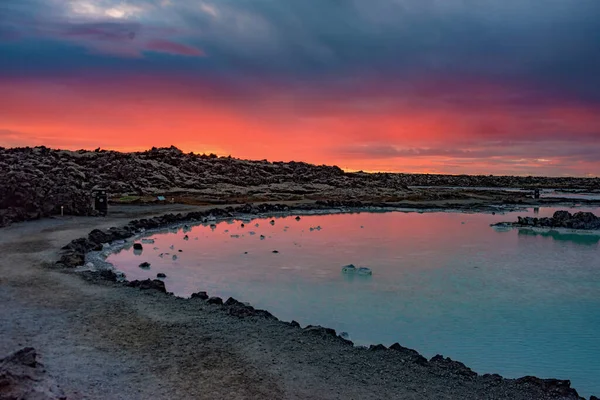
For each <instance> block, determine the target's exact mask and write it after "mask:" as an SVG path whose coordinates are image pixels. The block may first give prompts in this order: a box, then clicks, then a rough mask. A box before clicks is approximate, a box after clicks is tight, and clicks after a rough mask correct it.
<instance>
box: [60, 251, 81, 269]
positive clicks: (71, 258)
mask: <svg viewBox="0 0 600 400" xmlns="http://www.w3.org/2000/svg"><path fill="white" fill-rule="evenodd" d="M58 262H59V263H60V264H62V265H64V266H65V267H68V268H75V267H80V266H82V265H83V264H84V263H85V256H84V254H83V253H79V252H68V253H66V254H63V255H62V256H61V257H60V260H59V261H58Z"/></svg>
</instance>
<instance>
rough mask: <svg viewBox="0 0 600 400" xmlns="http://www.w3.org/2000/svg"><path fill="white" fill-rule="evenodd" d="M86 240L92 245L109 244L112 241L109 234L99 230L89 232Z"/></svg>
mask: <svg viewBox="0 0 600 400" xmlns="http://www.w3.org/2000/svg"><path fill="white" fill-rule="evenodd" d="M88 238H89V240H90V241H91V242H94V243H109V242H111V241H112V240H113V239H112V235H111V234H110V233H108V232H104V231H101V230H100V229H94V230H93V231H91V232H90V234H89V235H88Z"/></svg>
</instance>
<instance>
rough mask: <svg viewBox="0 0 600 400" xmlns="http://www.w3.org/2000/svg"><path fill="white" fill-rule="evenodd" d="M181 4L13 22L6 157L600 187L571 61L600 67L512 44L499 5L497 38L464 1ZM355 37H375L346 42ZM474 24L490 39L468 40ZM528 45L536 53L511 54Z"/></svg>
mask: <svg viewBox="0 0 600 400" xmlns="http://www.w3.org/2000/svg"><path fill="white" fill-rule="evenodd" d="M364 1H366V0H358V1H357V2H356V4H357V5H360V4H362V3H363V2H364ZM402 2H403V3H405V5H415V4H417V3H416V0H414V1H413V0H403V1H402ZM113 3H114V4H113ZM173 3H174V2H170V1H166V0H162V1H158V0H157V1H149V2H141V1H129V2H117V1H94V0H87V1H79V0H73V1H71V2H70V3H69V6H64V5H63V6H59V5H58V4H59V3H53V2H51V5H48V4H47V3H44V2H42V1H41V0H33V1H31V2H30V3H28V4H27V5H23V3H20V2H18V1H16V0H9V1H8V5H5V6H4V9H2V8H1V7H0V16H2V14H3V13H4V18H0V52H1V54H4V56H3V58H4V62H2V61H0V88H1V91H0V146H4V147H14V146H35V145H46V146H49V147H56V148H66V149H80V148H86V149H93V148H96V147H101V148H105V149H115V150H122V151H131V150H145V149H148V148H150V147H152V146H157V147H158V146H170V145H175V146H177V147H179V148H181V149H182V150H184V151H193V152H197V153H217V154H219V155H232V156H234V157H239V158H249V159H265V158H266V159H268V160H270V161H280V160H281V161H291V160H295V161H306V162H311V163H316V164H335V165H338V166H340V167H342V168H344V169H347V170H365V171H392V172H422V173H452V174H456V173H469V174H514V175H554V176H563V175H569V176H600V140H598V139H599V138H600V96H597V95H598V94H599V93H600V92H596V91H594V90H593V88H594V87H598V84H599V83H600V81H599V79H598V76H597V74H595V73H594V74H592V73H591V72H588V71H587V70H581V68H580V67H577V68H576V67H574V66H572V65H571V64H570V61H565V60H563V58H561V57H565V58H566V57H570V59H569V60H571V59H572V58H575V57H579V58H578V61H579V62H587V64H592V66H593V65H595V64H594V63H598V65H600V62H599V59H598V57H596V56H593V55H591V53H590V54H587V53H586V52H584V51H583V50H586V49H585V48H584V47H585V46H584V45H583V44H581V43H580V42H577V43H578V46H579V47H578V48H577V51H575V52H574V50H572V49H570V50H569V49H568V47H569V46H570V45H572V43H569V40H568V39H569V37H567V38H566V39H565V38H562V39H561V40H562V42H560V43H555V42H552V40H553V39H554V38H555V36H554V34H553V33H552V31H551V30H549V28H548V27H546V26H545V25H544V24H540V23H539V21H537V19H535V20H526V21H523V26H520V25H517V26H513V27H512V30H511V29H507V30H506V31H505V32H499V33H498V32H497V28H498V26H500V25H501V23H502V22H505V21H504V20H502V18H503V17H505V18H508V17H509V16H510V15H509V14H506V13H508V11H507V10H508V9H506V10H505V9H503V8H502V7H501V6H500V4H501V3H500V2H499V0H498V3H497V4H496V2H495V1H492V2H491V3H490V4H492V3H493V4H496V6H497V7H500V8H498V9H496V12H497V14H495V15H496V16H497V18H498V21H494V20H484V19H481V20H480V19H478V18H480V17H481V15H479V12H484V11H486V10H478V9H475V11H474V10H473V9H472V8H465V7H463V6H462V5H461V4H462V2H459V1H457V2H451V3H452V4H454V5H455V7H450V8H447V9H446V8H443V9H440V8H439V7H441V6H439V7H438V8H436V6H432V5H430V6H426V7H425V6H419V7H423V8H419V7H417V6H416V5H415V7H416V8H414V9H411V8H410V7H409V8H407V7H405V8H403V9H402V10H400V9H398V10H395V9H388V8H385V7H384V5H385V4H387V3H386V2H385V1H384V0H375V1H374V2H372V4H371V6H372V7H370V8H369V9H368V10H369V12H370V13H371V14H369V13H367V14H364V13H363V14H358V11H360V10H354V9H343V10H340V9H336V10H328V7H329V6H327V5H323V4H321V3H318V4H317V3H315V4H314V7H322V12H323V13H322V15H321V16H320V17H317V16H315V15H313V14H310V13H309V11H308V9H305V8H302V7H300V6H298V5H290V8H292V9H293V8H294V7H296V8H297V9H295V10H288V9H286V8H285V7H282V6H281V5H279V6H278V5H276V3H274V2H273V3H271V2H270V1H267V2H265V3H264V4H263V6H262V7H259V6H258V5H256V6H255V7H254V8H253V7H252V6H250V5H246V8H241V7H242V6H239V5H238V6H236V5H235V4H236V3H234V2H229V1H225V2H223V3H222V4H221V3H209V2H199V3H198V4H200V6H199V7H196V8H191V7H192V3H193V2H188V1H182V2H181V3H179V4H178V5H177V6H175V5H173ZM308 3H314V1H313V0H310V1H308ZM523 3H525V5H527V4H530V2H529V1H524V2H521V3H519V4H521V6H522V4H523ZM584 3H585V5H588V6H589V7H590V10H593V11H597V10H600V8H598V7H596V6H595V5H594V4H595V3H592V2H590V3H587V2H585V1H584ZM194 4H196V3H194ZM249 4H250V3H249ZM365 4H366V3H365ZM515 4H517V3H515ZM184 5H185V7H184ZM125 6H127V7H125ZM377 6H379V7H381V10H379V11H378V12H376V11H377ZM521 6H520V7H521ZM555 6H556V5H555ZM36 7H38V8H36ZM69 7H70V8H69ZM186 7H187V8H186ZM386 7H387V5H386ZM482 7H485V6H482ZM523 7H524V6H523ZM556 7H557V6H556ZM556 7H554V8H553V7H549V9H548V10H545V11H544V12H546V13H552V12H554V13H556V15H555V17H557V18H558V15H562V18H563V19H564V21H563V24H562V25H561V24H560V23H557V25H556V26H557V27H558V28H557V27H554V28H553V29H558V31H559V33H564V32H560V31H561V27H562V28H564V30H565V31H567V28H568V31H569V32H571V33H572V31H573V29H575V30H576V31H577V29H576V28H574V26H579V25H582V24H586V23H589V24H592V28H594V29H595V28H597V27H598V23H597V22H595V21H592V22H590V21H591V20H590V21H588V19H587V18H588V14H589V11H590V10H587V11H588V12H587V13H584V12H583V10H580V11H581V13H577V12H570V13H568V14H567V15H563V14H564V12H565V10H562V9H558V8H556ZM365 10H366V9H364V10H362V11H365ZM373 10H375V11H373ZM407 10H408V11H407ZM415 10H416V11H415ZM498 10H499V11H498ZM511 10H512V9H511ZM292 11H293V12H292ZM384 11H385V12H384ZM517 11H519V10H516V11H514V10H513V11H511V12H517ZM521 11H522V12H523V13H524V14H523V15H526V11H527V8H526V7H525V8H523V9H522V10H521ZM365 12H366V11H365ZM393 12H395V13H397V14H395V16H396V18H397V19H398V21H401V20H405V22H406V21H408V20H409V19H410V18H413V17H415V16H418V17H419V18H421V23H423V24H425V25H427V24H429V25H428V26H430V27H431V29H432V30H433V33H432V32H430V31H427V30H423V29H424V28H423V27H422V26H421V25H419V24H416V23H415V24H411V23H409V22H407V24H408V26H406V27H405V29H406V32H405V31H397V30H396V29H397V28H395V27H394V26H395V24H394V22H397V21H396V20H395V19H390V20H388V19H389V18H391V17H390V15H388V14H389V13H393ZM503 12H504V13H505V14H506V15H505V14H503ZM540 12H541V11H540ZM11 13H12V14H11ZM295 13H299V14H298V15H303V14H302V13H304V14H306V15H305V16H304V17H303V18H304V24H301V25H298V24H297V23H296V22H297V21H296V20H295V19H293V18H292V15H296V14H295ZM411 13H412V14H411ZM407 14H411V15H407ZM191 16H193V17H195V19H192V18H191ZM186 17H188V18H186ZM325 17H327V18H325ZM409 17H410V18H409ZM442 17H443V19H442V20H441V21H442V22H443V23H440V24H437V25H431V23H432V21H438V20H439V18H442ZM28 18H30V19H28ZM282 18H283V19H286V18H288V19H289V21H288V22H289V24H288V25H286V26H283V27H282V26H280V25H279V24H281V23H282V22H281V19H282ZM321 18H323V19H326V20H327V21H321ZM436 18H437V19H436ZM32 21H35V24H36V25H35V29H30V30H27V29H24V28H23V27H25V28H27V27H28V25H27V24H28V23H29V24H31V26H33V22H32ZM294 21H296V22H294ZM536 21H537V22H536ZM351 22H352V23H354V24H358V26H359V27H360V28H361V29H359V30H358V32H357V31H356V30H351V31H348V30H347V29H348V28H347V25H348V24H350V23H351ZM438 22H439V21H438ZM486 23H487V24H489V26H486ZM465 24H466V26H467V27H468V28H472V29H479V30H481V32H480V33H481V35H482V38H483V39H481V41H476V40H474V39H472V36H470V35H472V34H473V32H471V31H469V29H466V30H465V32H462V31H461V29H458V28H457V27H459V26H465ZM469 24H472V26H471V25H469ZM525 25H526V26H527V28H525V27H524V26H525ZM563 25H564V26H563ZM31 26H29V27H30V28H31ZM332 26H333V27H337V28H336V29H337V30H336V29H333V28H331V27H332ZM376 27H379V28H377V29H376ZM587 28H588V29H591V28H590V26H587ZM331 29H333V31H331ZM436 30H439V32H435V31H436ZM337 31H339V34H338V32H337ZM446 31H447V32H449V33H451V34H453V35H454V37H450V38H446V37H445V35H443V34H444V33H445V32H446ZM332 32H333V33H332ZM344 32H345V33H347V35H341V33H344ZM515 32H518V33H520V35H521V37H520V39H521V40H522V41H523V43H524V47H525V49H523V48H521V47H519V46H513V45H512V44H511V43H513V42H512V41H514V37H513V36H514V35H515ZM598 32H600V29H598ZM575 33H577V32H575ZM467 34H469V35H467ZM544 34H546V35H547V37H545V36H544ZM493 35H498V37H496V36H493ZM346 36H348V38H347V39H345V38H346ZM398 36H400V38H398ZM573 36H575V37H574V38H573V40H575V39H578V40H579V39H580V38H579V37H578V36H577V35H575V34H573ZM466 37H468V38H469V40H466V39H465V38H466ZM540 38H541V39H540ZM460 40H463V42H464V43H463V42H461V41H460ZM485 40H489V41H490V43H486V42H485ZM344 41H347V42H344ZM546 41H548V42H549V43H546ZM550 42H552V43H550ZM449 43H451V44H452V48H451V51H449V50H448V46H449ZM534 45H535V46H534ZM550 45H551V46H554V47H556V46H558V47H560V46H563V47H560V48H556V49H554V47H551V48H552V49H554V50H551V51H550V50H548V48H549V47H548V46H550ZM461 46H463V47H461ZM486 46H487V47H489V46H496V48H492V49H487V47H486ZM539 48H542V49H541V50H540V51H539V53H536V51H537V50H536V49H539ZM542 50H543V51H542ZM559 51H563V52H564V53H565V54H559ZM555 52H556V54H555ZM367 55H368V57H367ZM586 57H587V58H586ZM569 68H571V69H569ZM578 68H579V69H578ZM558 78H560V80H557V79H558Z"/></svg>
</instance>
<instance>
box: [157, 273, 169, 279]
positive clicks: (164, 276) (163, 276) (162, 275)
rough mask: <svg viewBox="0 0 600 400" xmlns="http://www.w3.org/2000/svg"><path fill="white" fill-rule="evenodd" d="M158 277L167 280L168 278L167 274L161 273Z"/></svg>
mask: <svg viewBox="0 0 600 400" xmlns="http://www.w3.org/2000/svg"><path fill="white" fill-rule="evenodd" d="M156 277H157V278H166V277H167V275H166V274H163V273H162V272H159V273H158V274H156Z"/></svg>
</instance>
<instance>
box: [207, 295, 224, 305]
mask: <svg viewBox="0 0 600 400" xmlns="http://www.w3.org/2000/svg"><path fill="white" fill-rule="evenodd" d="M207 303H208V304H220V305H221V304H223V299H222V298H220V297H216V296H215V297H211V298H209V299H208V300H207Z"/></svg>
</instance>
